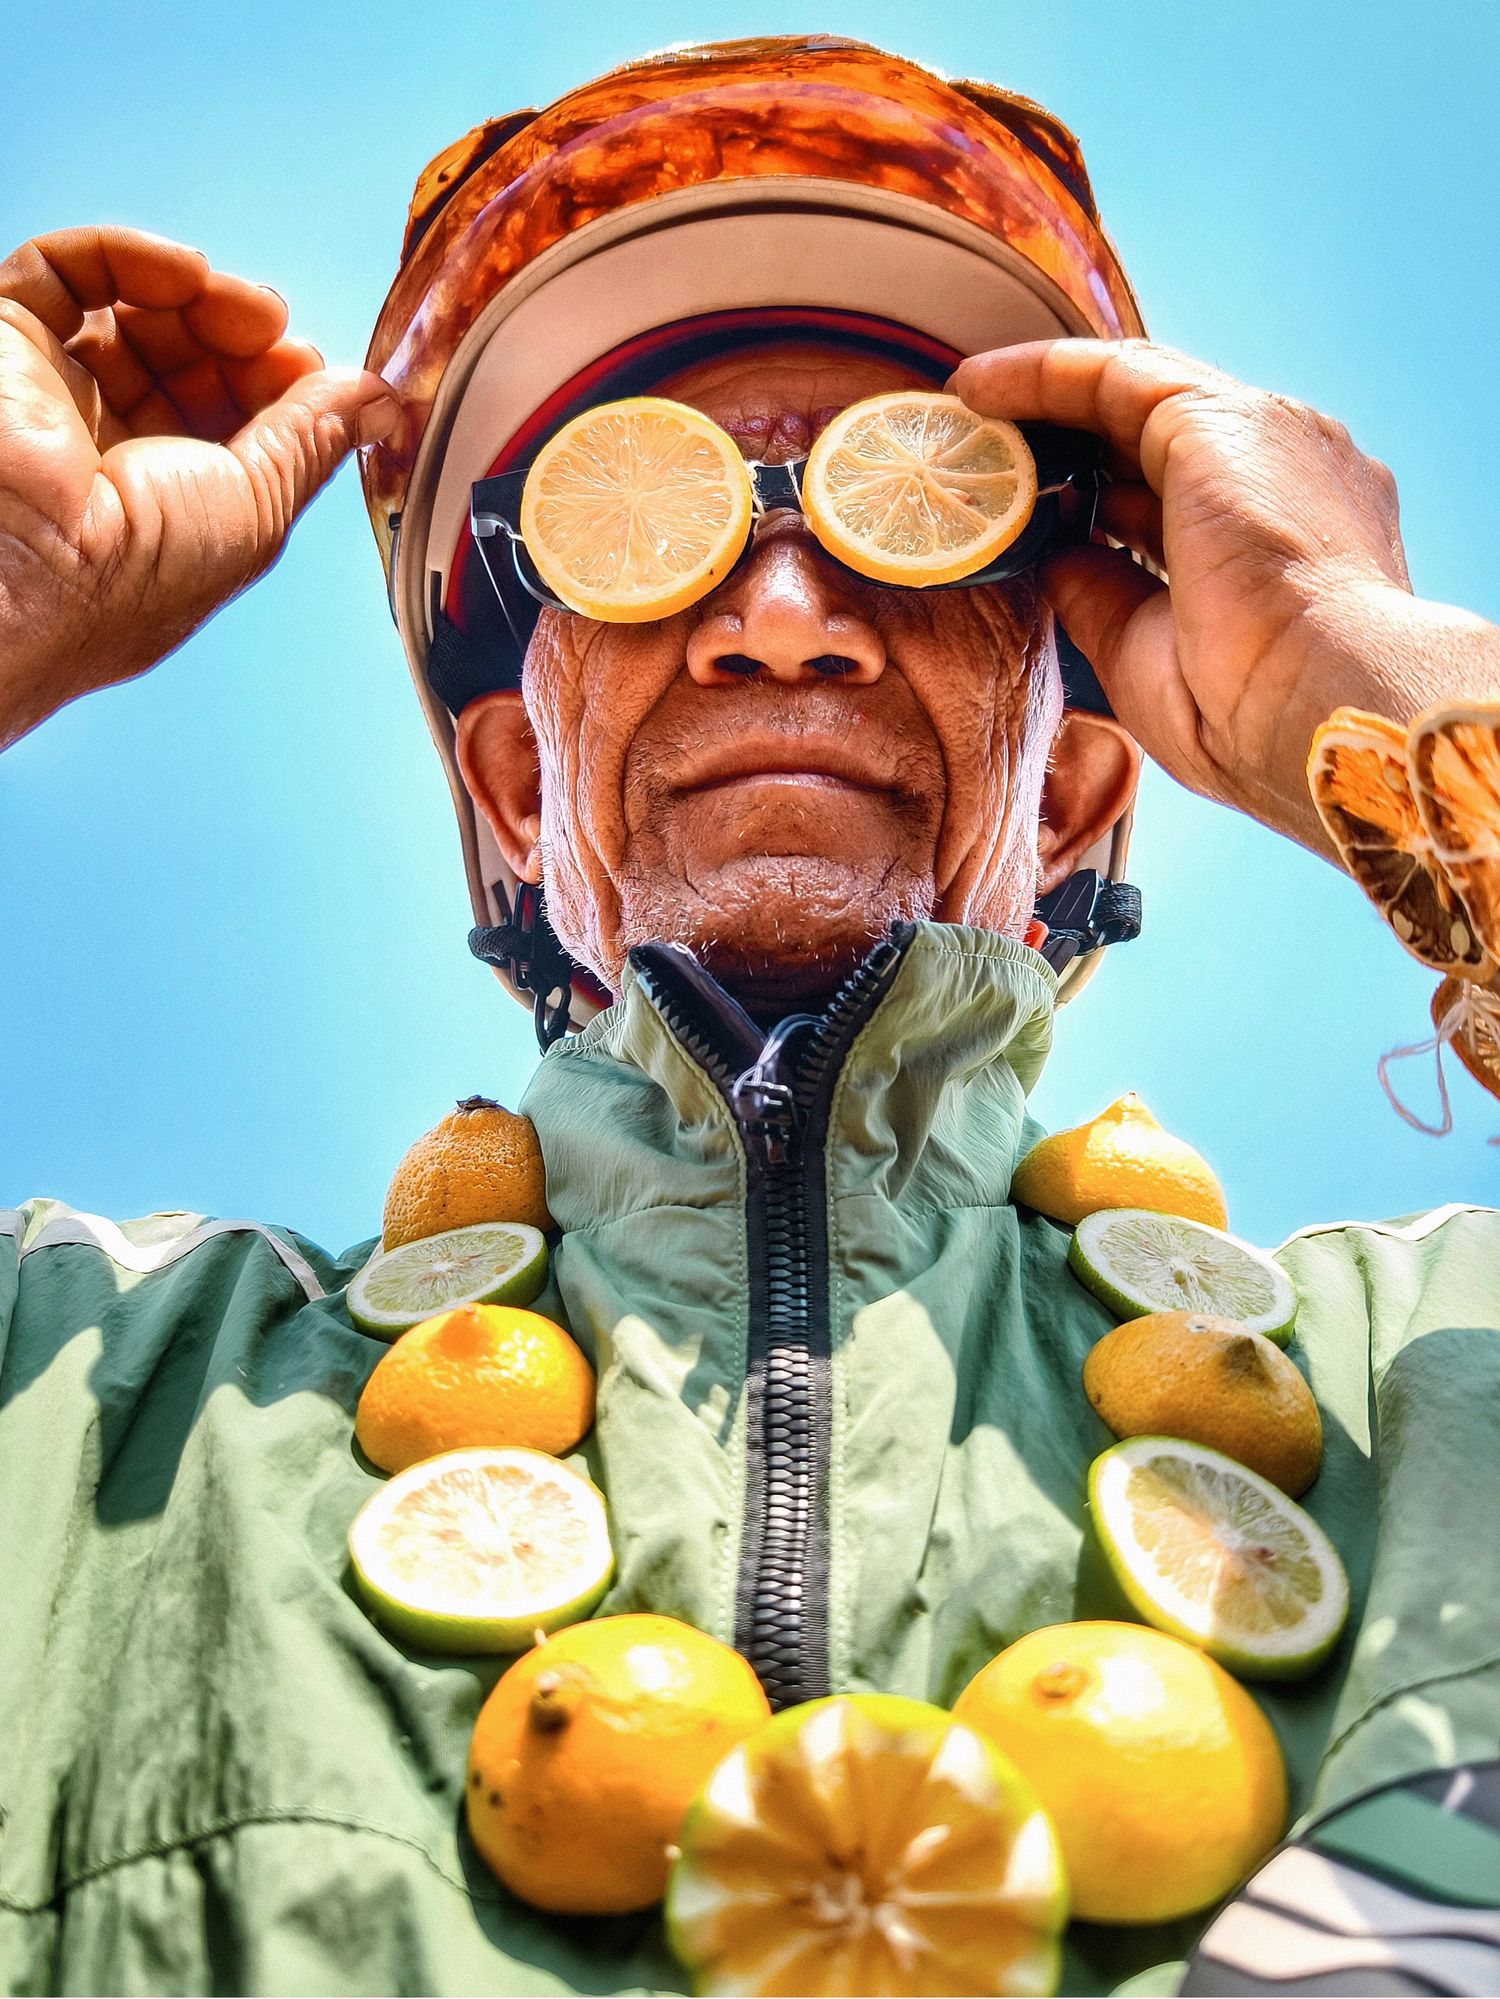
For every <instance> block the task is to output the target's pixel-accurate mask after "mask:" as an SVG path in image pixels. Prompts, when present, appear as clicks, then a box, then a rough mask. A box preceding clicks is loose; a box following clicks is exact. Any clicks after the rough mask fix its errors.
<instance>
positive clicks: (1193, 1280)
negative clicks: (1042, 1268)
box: [1068, 1208, 1297, 1346]
mask: <svg viewBox="0 0 1500 1999" xmlns="http://www.w3.org/2000/svg"><path fill="white" fill-rule="evenodd" d="M1068 1262H1069V1263H1070V1264H1071V1265H1072V1267H1073V1272H1074V1275H1075V1276H1077V1277H1078V1278H1079V1279H1080V1280H1081V1281H1082V1282H1083V1283H1084V1284H1086V1285H1087V1286H1088V1288H1089V1290H1090V1291H1092V1292H1093V1293H1094V1295H1095V1297H1096V1298H1099V1299H1100V1300H1101V1301H1102V1302H1103V1303H1104V1304H1106V1305H1108V1307H1109V1308H1110V1310H1111V1311H1112V1312H1115V1313H1118V1315H1119V1316H1120V1318H1122V1319H1138V1318H1141V1317H1143V1316H1144V1315H1145V1314H1146V1313H1147V1312H1201V1313H1204V1314H1205V1315H1207V1316H1208V1317H1211V1318H1220V1319H1238V1320H1239V1321H1240V1323H1241V1324H1242V1325H1245V1326H1248V1327H1249V1329H1250V1331H1251V1332H1252V1333H1264V1334H1265V1336H1266V1338H1267V1339H1269V1340H1275V1341H1276V1343H1277V1345H1278V1346H1285V1345H1286V1343H1287V1341H1288V1340H1289V1339H1290V1338H1291V1336H1292V1322H1293V1320H1294V1319H1295V1318H1296V1315H1297V1294H1296V1292H1295V1291H1294V1290H1293V1288H1292V1281H1291V1279H1290V1278H1289V1277H1288V1276H1287V1274H1286V1272H1285V1271H1284V1270H1283V1269H1282V1268H1281V1267H1280V1265H1279V1264H1276V1263H1273V1262H1272V1260H1271V1258H1270V1257H1269V1256H1267V1255H1265V1253H1264V1252H1263V1251H1261V1250H1258V1249H1252V1248H1251V1246H1250V1244H1249V1243H1247V1242H1241V1241H1240V1239H1239V1237H1238V1236H1232V1235H1229V1234H1227V1233H1226V1232H1225V1231H1224V1230H1223V1229H1215V1228H1210V1227H1209V1226H1208V1224H1207V1223H1206V1222H1190V1221H1188V1220H1186V1219H1185V1217H1183V1216H1180V1215H1159V1214H1156V1213H1154V1212H1153V1211H1152V1210H1150V1209H1147V1208H1102V1209H1100V1210H1099V1212H1098V1213H1097V1214H1092V1215H1086V1216H1085V1217H1084V1219H1083V1220H1082V1221H1081V1222H1080V1223H1079V1224H1078V1227H1077V1229H1076V1230H1075V1231H1074V1234H1073V1240H1072V1243H1071V1244H1070V1245H1069V1248H1068Z"/></svg>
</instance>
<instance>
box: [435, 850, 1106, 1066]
mask: <svg viewBox="0 0 1500 1999" xmlns="http://www.w3.org/2000/svg"><path fill="white" fill-rule="evenodd" d="M493 893H494V897H495V900H496V902H497V903H498V904H499V906H500V908H501V909H502V910H503V911H504V912H505V917H506V920H505V921H504V922H503V923H476V924H475V926H474V928H473V929H472V930H471V931H470V932H469V949H470V950H471V951H472V952H473V954H474V956H475V957H476V958H478V959H480V960H481V961H482V962H483V963H484V964H487V965H495V966H497V967H498V968H499V969H500V970H501V971H503V972H504V973H506V975H507V976H508V977H509V978H510V979H511V980H512V982H513V983H514V984H515V985H516V986H518V987H519V988H520V990H521V991H522V992H528V993H530V994H531V995H532V1004H531V1018H532V1023H533V1025H534V1026H535V1028H536V1039H537V1046H538V1047H539V1048H540V1049H541V1051H542V1053H543V1054H544V1055H545V1054H546V1052H547V1050H548V1049H549V1048H550V1047H551V1046H552V1044H553V1042H554V1041H560V1040H561V1039H562V1037H563V1036H564V1035H565V1034H566V1033H567V1031H568V1016H569V1013H570V1011H571V1009H572V1005H573V981H574V979H575V978H578V977H581V976H582V974H581V973H580V972H579V969H578V967H577V966H576V965H575V964H574V963H573V960H572V959H571V958H570V957H569V956H568V954H567V952H566V951H565V950H564V949H563V947H562V945H561V944H559V943H558V941H557V935H556V933H555V932H554V930H553V928H552V925H551V924H550V923H549V922H548V921H547V904H546V898H545V896H544V895H543V893H542V891H541V889H540V888H539V887H537V885H536V884H535V883H534V882H518V883H517V884H516V893H515V900H514V902H512V900H511V898H510V897H509V896H508V895H507V894H506V892H505V887H504V884H503V883H500V882H496V883H495V884H494V890H493ZM1032 922H1033V925H1034V926H1040V927H1041V928H1043V929H1044V931H1045V935H1044V937H1043V939H1042V941H1041V942H1040V943H1039V944H1038V945H1037V949H1038V950H1040V952H1041V954H1042V956H1043V957H1044V958H1045V959H1046V960H1047V963H1048V964H1049V965H1050V966H1051V967H1052V969H1053V971H1054V972H1060V971H1062V970H1063V968H1064V967H1065V966H1066V965H1069V964H1071V963H1072V961H1073V960H1074V959H1075V958H1079V957H1083V956H1085V955H1086V954H1087V953H1088V952H1090V951H1098V950H1102V949H1103V947H1104V946H1105V945H1106V944H1126V943H1129V941H1130V940H1131V939H1132V938H1134V937H1139V935H1140V934H1141V892H1140V890H1139V889H1138V888H1136V887H1135V886H1134V885H1133V884H1132V883H1130V882H1118V881H1107V880H1106V879H1105V878H1104V877H1103V876H1102V875H1100V874H1099V872H1098V870H1097V869H1095V868H1080V869H1079V870H1078V872H1077V873H1076V874H1072V875H1069V877H1068V879H1067V880H1066V881H1065V882H1062V883H1060V884H1059V885H1058V887H1056V888H1055V889H1053V890H1052V891H1051V892H1050V893H1049V894H1047V895H1044V896H1043V897H1042V899H1041V901H1040V902H1039V903H1038V904H1037V907H1036V916H1035V917H1034V918H1033V919H1032ZM1033 934H1034V932H1033V930H1031V929H1028V933H1027V942H1028V943H1029V942H1031V941H1032V936H1033Z"/></svg>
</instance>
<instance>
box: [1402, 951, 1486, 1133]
mask: <svg viewBox="0 0 1500 1999" xmlns="http://www.w3.org/2000/svg"><path fill="white" fill-rule="evenodd" d="M1465 1032H1467V1033H1468V1035H1469V1037H1470V1040H1471V1042H1472V1045H1473V1047H1474V1051H1475V1053H1476V1054H1480V1053H1481V1049H1480V1043H1481V1039H1482V1038H1483V1039H1487V1040H1488V1041H1489V1042H1490V1044H1491V1047H1492V1049H1493V1052H1494V1055H1495V1058H1496V1063H1497V1067H1500V994H1496V993H1494V992H1489V991H1486V989H1485V988H1484V987H1483V986H1476V985H1471V984H1470V983H1469V981H1468V980H1467V979H1460V980H1459V982H1458V993H1457V996H1456V997H1455V999H1454V1000H1453V1001H1452V1003H1451V1005H1449V1007H1448V1008H1447V1010H1446V1011H1445V1012H1444V1014H1443V1017H1442V1019H1441V1020H1440V1021H1439V1022H1438V1023H1437V1031H1436V1033H1434V1034H1430V1035H1428V1037H1427V1039H1426V1040H1425V1041H1413V1042H1411V1043H1409V1044H1408V1046H1406V1047H1405V1048H1389V1049H1387V1050H1386V1052H1385V1054H1384V1055H1382V1056H1381V1058H1380V1060H1379V1062H1378V1063H1377V1064H1376V1065H1375V1073H1376V1075H1377V1076H1378V1077H1379V1078H1380V1087H1381V1089H1382V1090H1384V1091H1385V1094H1386V1099H1387V1101H1388V1102H1389V1104H1390V1106H1391V1109H1392V1110H1393V1111H1394V1112H1395V1113H1396V1115H1397V1116H1398V1117H1400V1118H1404V1119H1405V1121H1406V1123H1407V1124H1409V1125H1410V1126H1411V1127H1412V1129H1413V1131H1423V1132H1426V1133H1427V1135H1428V1137H1429V1138H1446V1137H1447V1135H1448V1133H1449V1132H1450V1131H1452V1129H1453V1107H1452V1105H1451V1104H1450V1102H1449V1101H1448V1079H1447V1077H1446V1076H1445V1075H1444V1073H1443V1050H1444V1049H1445V1048H1446V1047H1448V1046H1449V1044H1450V1043H1451V1042H1453V1041H1454V1040H1455V1039H1456V1038H1457V1037H1458V1036H1459V1035H1460V1034H1463V1033H1465ZM1428 1053H1431V1054H1432V1055H1433V1057H1434V1059H1435V1064H1436V1068H1437V1086H1438V1101H1439V1103H1440V1104H1441V1105H1442V1107H1443V1118H1442V1123H1441V1124H1428V1123H1427V1122H1426V1120H1425V1119H1424V1118H1420V1117H1418V1116H1417V1114H1416V1113H1415V1111H1409V1110H1408V1109H1407V1108H1406V1105H1405V1104H1403V1103H1402V1101H1401V1099H1400V1097H1398V1096H1397V1094H1396V1090H1395V1086H1394V1085H1393V1084H1392V1082H1391V1080H1390V1076H1389V1073H1388V1071H1389V1069H1390V1065H1391V1064H1392V1063H1393V1062H1402V1061H1405V1059H1406V1058H1407V1057H1408V1056H1410V1055H1426V1054H1428ZM1489 1142H1490V1144H1491V1145H1500V1137H1496V1138H1492V1139H1491V1140H1490V1141H1489Z"/></svg>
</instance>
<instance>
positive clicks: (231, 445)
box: [0, 229, 398, 747]
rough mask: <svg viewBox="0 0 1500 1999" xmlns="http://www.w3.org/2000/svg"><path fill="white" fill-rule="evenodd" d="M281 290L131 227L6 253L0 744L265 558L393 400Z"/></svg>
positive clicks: (194, 613)
mask: <svg viewBox="0 0 1500 1999" xmlns="http://www.w3.org/2000/svg"><path fill="white" fill-rule="evenodd" d="M286 321H287V313H286V306H285V305H284V303H283V302H282V300H281V299H280V298H279V297H278V296H277V295H276V293H274V292H272V291H269V290H268V289H266V288H265V287H264V286H260V285H253V284H249V283H247V282H246V281H245V280H244V279H243V278H234V277H228V276H225V275H224V274H222V273H220V272H216V271H214V270H212V269H211V268H210V266H209V263H208V260H207V259H206V258H205V257H204V256H203V255H202V254H201V253H200V252H199V251H197V250H188V249H184V248H183V247H182V246H181V245H180V244H176V243H168V242H166V241H164V240H162V239H161V238H159V237H154V236H146V235H142V234H141V233H140V232H138V231H136V230H130V229H65V230H60V231H58V232H57V233H56V234H53V235H49V236H39V237H37V238H35V239H34V240H33V241H32V242H29V243H26V244H24V245H23V246H22V247H21V248H20V249H19V250H17V251H16V252H15V253H14V254H13V255H12V256H10V257H8V258H6V259H5V261H4V262H3V263H0V747H3V746H4V745H5V744H6V743H9V742H13V741H14V740H15V739H16V738H17V737H18V736H20V735H22V734H24V732H25V731H26V730H27V729H29V728H32V727H33V726H34V725H35V724H36V723H37V722H39V721H41V720H42V719H43V718H44V717H45V716H47V715H48V714H50V713H51V712H52V711H53V710H54V709H56V708H59V707H61V706H62V705H63V703H64V702H66V701H70V700H72V699H73V698H74V697H75V696H77V695H79V694H83V693H86V692H88V691H89V690H90V689H92V688H95V687H103V686H107V685H110V684H112V683H114V682H116V681H121V680H128V679H130V678H131V677H132V676H134V675H135V674H138V673H141V672H144V670H145V669H146V668H147V667H149V666H151V665H153V664H154V663H155V662H156V661H157V660H159V659H161V658H162V657H164V655H165V654H167V653H169V652H170V651H171V650H172V649H173V647H175V646H177V645H180V644H181V642H182V641H183V639H185V638H186V637H187V636H188V634H189V633H190V632H192V631H193V630H195V629H196V627H197V626H199V625H200V624H202V623H203V621H204V620H205V619H206V618H208V617H210V616H211V615H212V614H213V612H214V611H216V610H217V609H218V608H219V607H220V605H222V604H223V603H225V602H226V601H227V600H228V599H229V598H230V597H232V596H233V595H234V593H235V592H236V591H238V590H241V589H243V588H244V586H245V585H246V584H247V583H249V582H251V581H252V580H253V579H254V578H255V577H257V576H259V575H260V574H261V573H262V572H263V571H264V570H265V569H266V568H267V567H269V565H270V564H271V563H272V562H274V561H275V559H276V557H277V555H278V554H279V553H280V551H281V547H282V544H283V543H284V541H285V539H286V535H287V531H288V529H289V528H290V527H291V524H292V522H293V521H294V520H295V519H296V517H297V515H298V514H299V513H300V512H301V511H302V509H303V508H304V507H305V506H306V505H307V503H308V501H309V500H310V499H311V498H312V497H313V495H314V494H315V493H316V492H317V491H318V489H319V487H320V486H321V485H322V484H323V482H324V481H325V480H326V479H327V478H328V476H329V474H330V473H331V472H332V471H333V470H334V469H335V467H336V466H337V465H338V464H339V463H340V461H341V460H342V459H343V458H344V457H345V455H346V454H347V453H348V451H349V450H350V448H351V446H352V445H354V444H355V443H364V442H369V441H373V440H374V439H376V438H378V437H382V436H384V435H385V434H386V432H387V431H388V430H389V428H390V426H391V425H392V424H393V423H394V421H395V419H396V416H397V414H398V411H397V406H396V403H395V400H394V398H393V397H392V395H391V393H390V391H389V390H388V389H387V388H386V386H385V384H384V383H383V382H382V381H381V380H380V378H379V377H378V376H376V375H370V374H364V373H361V372H359V371H358V370H349V371H340V372H330V371H325V370H324V368H323V364H322V358H321V356H320V355H319V354H318V353H317V352H316V350H315V349H314V348H311V347H308V346H305V345H303V344H302V343H300V342H297V341H293V340H288V339H287V338H285V333H286Z"/></svg>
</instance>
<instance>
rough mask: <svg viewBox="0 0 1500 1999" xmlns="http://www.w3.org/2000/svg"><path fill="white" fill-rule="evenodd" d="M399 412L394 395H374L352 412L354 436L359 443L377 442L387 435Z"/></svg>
mask: <svg viewBox="0 0 1500 1999" xmlns="http://www.w3.org/2000/svg"><path fill="white" fill-rule="evenodd" d="M400 414H401V405H400V404H399V403H398V402H397V401H396V398H395V397H394V396H376V397H375V398H374V399H373V401H371V402H368V403H365V404H364V405H363V406H362V407H361V408H359V409H358V410H356V411H355V413H354V437H355V441H356V443H359V444H378V443H379V442H380V440H381V439H382V438H384V437H389V436H390V434H391V432H392V431H393V430H394V429H395V427H396V419H397V418H398V417H399V416H400Z"/></svg>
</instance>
